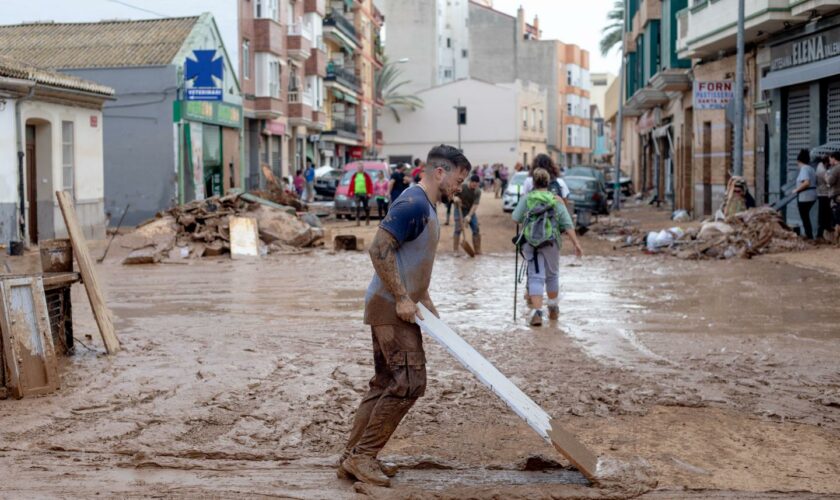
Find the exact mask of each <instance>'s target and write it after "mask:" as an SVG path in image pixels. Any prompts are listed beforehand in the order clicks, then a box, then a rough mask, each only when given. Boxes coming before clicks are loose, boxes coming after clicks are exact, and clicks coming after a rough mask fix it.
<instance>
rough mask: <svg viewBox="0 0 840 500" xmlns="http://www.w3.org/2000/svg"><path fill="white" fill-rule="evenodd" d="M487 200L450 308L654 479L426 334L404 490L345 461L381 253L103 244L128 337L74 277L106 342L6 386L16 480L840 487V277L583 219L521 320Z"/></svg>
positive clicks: (508, 365) (5, 451) (0, 449)
mask: <svg viewBox="0 0 840 500" xmlns="http://www.w3.org/2000/svg"><path fill="white" fill-rule="evenodd" d="M494 205H495V204H494V202H493V201H489V202H487V203H485V206H483V207H482V212H483V214H484V218H483V221H484V224H483V231H484V232H485V233H486V236H485V248H486V249H487V250H489V251H491V252H493V254H492V255H487V256H484V257H482V258H480V259H476V260H470V259H467V258H465V257H454V256H452V255H451V252H448V251H446V250H445V249H446V248H449V247H450V246H451V245H450V244H449V241H447V240H443V241H442V242H441V251H440V253H439V256H438V262H437V265H436V269H435V275H434V278H433V282H432V283H433V284H432V287H433V288H432V297H433V299H435V301H436V303H437V305H438V309H439V310H440V313H441V315H442V317H443V318H444V320H445V321H447V322H448V323H449V324H450V325H451V326H452V327H453V328H454V329H455V330H456V331H458V332H459V333H461V334H462V335H463V336H464V337H465V338H466V339H467V340H468V341H469V342H470V343H472V344H473V345H474V346H475V347H476V348H477V349H478V350H479V351H481V352H482V353H483V354H484V355H485V356H486V357H487V358H488V359H490V360H491V361H492V362H493V363H495V364H496V366H498V367H499V369H500V370H501V371H502V372H504V373H505V374H507V375H508V376H510V377H511V378H512V380H513V381H514V382H515V383H517V384H518V385H519V386H520V387H521V388H522V389H523V390H524V391H525V392H526V393H528V394H529V395H531V397H532V398H533V399H534V400H535V401H537V402H538V403H539V404H541V405H542V406H543V407H544V408H545V409H546V410H547V411H548V412H549V413H550V414H551V415H552V416H554V417H557V418H559V419H560V420H562V421H563V422H564V423H565V424H566V425H567V427H568V429H569V430H572V431H573V432H575V433H577V434H578V436H579V437H580V439H581V440H582V441H583V442H584V443H586V444H587V445H589V446H590V447H592V448H593V449H594V450H595V451H596V452H597V453H598V454H599V455H601V456H605V457H611V458H615V459H620V460H624V461H629V462H632V463H647V465H648V466H649V468H650V476H652V477H653V478H654V479H655V480H656V481H657V482H658V485H657V486H655V487H654V488H653V489H651V488H650V486H649V485H647V484H644V483H642V482H638V481H633V480H628V481H627V482H626V483H625V484H622V485H611V486H608V487H604V488H595V487H592V486H589V485H587V484H586V481H585V480H584V479H583V478H582V476H580V475H579V474H578V473H577V472H576V471H574V470H571V469H569V468H568V467H565V466H566V465H567V463H566V462H565V461H564V460H563V459H561V458H560V457H559V455H557V454H556V452H554V450H553V449H552V448H551V447H550V446H548V445H547V444H545V443H544V442H542V441H541V440H540V439H539V438H538V437H537V436H536V435H535V434H534V433H533V432H532V431H531V430H530V428H528V427H527V426H526V425H525V424H524V423H522V422H521V421H520V420H519V419H518V417H516V416H515V415H514V414H513V413H512V412H510V411H509V410H507V408H506V407H505V406H504V404H503V403H501V402H500V401H499V400H498V399H497V398H496V397H495V396H493V395H492V394H491V393H490V392H489V391H487V390H486V389H485V388H484V387H483V386H481V385H480V384H479V383H478V382H476V381H475V379H473V377H472V376H471V375H470V374H469V373H468V372H466V371H465V370H464V369H462V368H461V367H460V366H459V365H458V364H457V362H456V361H454V359H453V358H451V357H450V356H449V355H448V354H447V353H446V352H445V351H443V349H442V348H440V347H439V346H437V345H435V344H434V342H433V341H432V340H430V339H426V341H427V343H426V346H427V353H428V370H429V388H428V390H427V394H426V396H425V397H424V398H423V399H422V400H421V401H420V402H419V403H418V404H417V405H416V406H415V407H414V409H413V410H412V411H411V413H409V416H408V417H407V418H406V420H405V421H404V423H403V425H402V426H401V427H400V428H399V429H398V431H397V433H396V434H395V437H394V438H393V439H392V441H391V442H390V443H389V445H388V447H387V448H386V449H385V451H384V456H385V457H386V458H389V459H393V460H394V461H396V462H397V463H400V464H401V465H403V469H402V471H401V473H400V475H399V476H398V478H397V480H396V481H395V483H394V487H393V488H391V489H390V490H383V489H371V488H361V487H356V488H354V485H353V484H352V483H350V482H344V481H340V480H338V479H336V478H335V473H334V462H335V460H336V458H337V455H338V454H339V453H340V450H341V448H342V446H343V444H344V439H345V434H346V432H347V431H348V429H349V426H350V420H351V418H352V414H353V411H354V409H355V406H356V404H357V403H358V400H359V398H360V396H361V394H362V392H363V391H364V389H365V387H366V383H367V380H368V378H369V377H370V375H371V374H372V370H373V367H372V360H371V355H370V333H369V331H368V330H367V329H366V328H365V327H364V325H363V324H362V307H363V304H362V302H363V294H364V288H365V286H366V285H367V282H368V280H369V279H370V276H371V273H372V268H371V266H370V264H369V260H368V258H367V256H366V255H365V254H363V253H342V254H333V253H331V252H328V251H326V250H318V251H315V252H313V253H311V254H308V255H297V256H284V257H280V256H278V257H269V258H266V259H263V260H261V261H259V262H243V261H237V262H233V261H230V260H227V259H219V260H204V261H200V262H193V263H191V264H190V265H158V266H139V267H127V266H121V265H119V264H118V263H116V262H111V261H110V260H109V261H106V263H105V264H103V265H101V266H100V272H101V281H103V282H104V283H105V285H106V295H107V297H108V300H109V304H110V306H111V308H112V310H113V314H114V317H115V321H116V325H117V329H118V333H119V335H120V339H121V340H122V342H123V344H124V346H125V350H124V351H123V352H121V353H119V354H118V355H116V356H111V357H108V356H104V355H102V354H101V352H102V351H103V349H102V347H101V346H100V345H99V344H98V339H97V337H98V334H97V332H96V329H95V324H94V323H93V320H92V317H91V315H90V312H89V310H88V309H87V307H86V306H87V304H86V299H85V297H84V296H83V290H82V289H81V288H80V287H76V289H75V290H74V294H75V295H74V313H75V321H76V335H77V337H78V338H80V339H81V340H82V341H83V342H85V343H86V344H88V345H89V346H90V348H91V349H93V350H88V349H86V348H85V347H81V346H79V347H78V348H77V351H78V352H77V354H76V355H75V356H74V357H72V358H70V359H69V360H67V362H66V363H65V364H64V365H63V366H62V389H61V390H60V391H59V392H58V393H56V394H54V395H52V396H48V397H42V398H34V399H25V400H21V401H12V400H6V401H0V470H3V471H4V474H3V480H2V487H0V495H2V496H3V497H8V498H22V497H79V498H82V497H84V498H90V497H93V496H95V495H97V494H98V495H100V496H104V497H147V496H157V497H179V496H180V497H199V496H204V497H240V498H256V497H261V496H265V497H281V498H331V499H332V498H352V497H354V496H355V495H359V494H370V495H372V496H380V497H409V496H411V497H412V498H426V497H429V498H439V497H449V498H464V497H470V498H491V497H492V498H565V497H575V498H602V497H613V498H622V497H631V496H636V495H639V494H642V495H644V496H649V497H652V498H675V497H692V498H708V497H713V496H723V497H726V498H745V497H746V498H775V497H778V496H784V495H786V494H795V495H797V496H805V497H824V496H826V495H832V494H834V495H837V494H840V451H838V450H840V370H838V366H840V365H839V364H838V359H840V343H838V341H840V309H838V308H837V307H836V297H837V293H838V286H837V283H838V276H837V275H835V274H830V273H828V272H826V271H824V270H821V269H819V268H816V269H806V268H805V267H802V266H794V265H791V264H788V263H785V262H783V259H782V260H780V259H770V258H765V257H762V258H757V259H754V260H752V261H741V260H733V261H726V262H710V261H706V262H694V261H681V260H676V259H670V258H658V257H648V256H643V255H636V254H633V255H627V254H613V253H611V252H609V251H608V250H607V249H606V247H607V245H605V244H604V243H603V242H597V241H594V239H593V237H590V236H587V237H585V238H584V242H585V246H586V248H587V249H588V250H590V254H591V255H590V256H588V257H586V258H585V259H584V260H583V261H582V262H577V261H575V260H574V259H573V258H572V257H569V256H567V257H563V261H562V266H563V267H562V275H561V282H562V287H563V288H562V289H563V292H562V296H561V297H562V302H561V310H562V316H561V320H560V321H559V322H558V323H557V324H556V325H552V326H550V327H547V328H546V327H544V328H542V329H540V330H532V329H529V328H527V327H525V326H524V324H523V323H522V322H521V321H520V322H517V323H514V322H513V321H512V307H513V303H514V299H513V273H514V271H513V270H514V262H513V254H512V252H511V251H505V252H504V253H502V251H503V250H508V248H509V241H510V236H511V235H512V224H511V223H509V222H508V219H507V216H503V215H501V213H500V211H499V210H498V205H495V206H494ZM344 225H347V223H344ZM446 229H447V230H448V229H449V228H446ZM339 231H340V229H339ZM368 241H369V239H368ZM828 258H831V256H829V257H828ZM833 258H836V259H840V257H838V256H837V254H834V256H833ZM520 302H521V301H520ZM520 306H521V304H520ZM521 307H522V306H521ZM520 312H524V309H520ZM85 334H88V335H91V336H92V337H93V338H92V339H90V340H85V337H84V335H85ZM555 461H556V462H555Z"/></svg>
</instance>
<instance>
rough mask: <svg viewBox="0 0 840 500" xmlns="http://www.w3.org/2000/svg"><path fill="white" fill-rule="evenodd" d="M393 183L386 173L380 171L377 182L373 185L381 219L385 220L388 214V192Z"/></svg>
mask: <svg viewBox="0 0 840 500" xmlns="http://www.w3.org/2000/svg"><path fill="white" fill-rule="evenodd" d="M390 187H391V183H390V182H389V181H388V179H386V178H385V172H383V171H382V170H380V171H379V175H377V176H376V182H374V183H373V196H374V197H375V198H376V207H377V209H378V210H379V219H380V220H381V219H384V218H385V214H387V213H388V203H389V201H390V200H389V198H388V192H389V189H390Z"/></svg>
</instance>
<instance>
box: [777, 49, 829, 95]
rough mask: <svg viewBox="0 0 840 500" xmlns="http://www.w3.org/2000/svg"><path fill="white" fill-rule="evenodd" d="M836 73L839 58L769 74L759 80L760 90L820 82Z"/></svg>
mask: <svg viewBox="0 0 840 500" xmlns="http://www.w3.org/2000/svg"><path fill="white" fill-rule="evenodd" d="M838 73H840V57H832V58H830V59H823V60H822V61H818V62H815V63H811V64H806V65H804V66H796V67H793V68H787V69H783V70H780V71H773V72H770V73H768V74H767V76H765V77H764V78H762V79H761V90H773V89H778V88H781V87H789V86H791V85H796V84H798V83H804V82H811V81H814V80H820V79H822V78H826V77H829V76H834V75H836V74H838Z"/></svg>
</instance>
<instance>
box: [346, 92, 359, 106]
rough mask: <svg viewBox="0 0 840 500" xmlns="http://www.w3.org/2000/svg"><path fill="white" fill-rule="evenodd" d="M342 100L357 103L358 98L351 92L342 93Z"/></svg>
mask: <svg viewBox="0 0 840 500" xmlns="http://www.w3.org/2000/svg"><path fill="white" fill-rule="evenodd" d="M344 101H345V102H349V103H350V104H359V100H358V99H356V97H355V96H354V95H353V94H344Z"/></svg>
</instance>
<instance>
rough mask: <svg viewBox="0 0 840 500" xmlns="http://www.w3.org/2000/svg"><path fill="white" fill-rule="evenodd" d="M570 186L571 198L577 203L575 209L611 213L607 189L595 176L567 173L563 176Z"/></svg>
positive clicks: (594, 212) (595, 212) (577, 210)
mask: <svg viewBox="0 0 840 500" xmlns="http://www.w3.org/2000/svg"><path fill="white" fill-rule="evenodd" d="M563 180H564V181H566V185H567V186H569V199H570V200H572V201H573V202H574V203H575V211H576V212H580V211H582V210H586V211H588V212H591V213H593V214H596V215H598V214H604V215H609V213H610V211H609V208H608V206H607V200H608V198H607V190H606V188H605V187H604V184H603V183H602V182H601V181H599V180H598V179H595V178H593V177H580V176H570V175H568V174H567V175H566V176H565V177H563Z"/></svg>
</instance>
